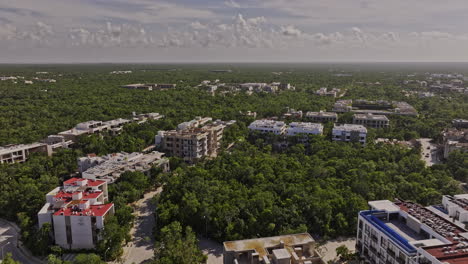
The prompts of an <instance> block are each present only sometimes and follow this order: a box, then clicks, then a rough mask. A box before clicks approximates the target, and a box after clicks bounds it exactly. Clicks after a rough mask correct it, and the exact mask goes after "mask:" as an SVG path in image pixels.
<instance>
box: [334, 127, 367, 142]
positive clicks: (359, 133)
mask: <svg viewBox="0 0 468 264" xmlns="http://www.w3.org/2000/svg"><path fill="white" fill-rule="evenodd" d="M366 137H367V129H366V128H365V127H364V126H362V125H351V124H344V125H336V124H335V126H334V127H333V130H332V140H333V141H344V142H359V143H361V144H362V145H365V144H366Z"/></svg>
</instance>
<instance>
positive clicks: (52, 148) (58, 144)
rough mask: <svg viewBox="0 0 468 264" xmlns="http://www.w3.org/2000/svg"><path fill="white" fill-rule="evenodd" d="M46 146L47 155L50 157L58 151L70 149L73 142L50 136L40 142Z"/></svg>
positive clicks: (62, 137) (58, 136)
mask: <svg viewBox="0 0 468 264" xmlns="http://www.w3.org/2000/svg"><path fill="white" fill-rule="evenodd" d="M42 142H43V143H45V144H47V155H49V156H52V154H54V153H55V152H56V151H57V150H58V149H66V148H70V146H71V145H73V141H71V140H66V139H65V137H64V136H61V135H50V136H48V137H47V138H46V139H44V140H43V141H42Z"/></svg>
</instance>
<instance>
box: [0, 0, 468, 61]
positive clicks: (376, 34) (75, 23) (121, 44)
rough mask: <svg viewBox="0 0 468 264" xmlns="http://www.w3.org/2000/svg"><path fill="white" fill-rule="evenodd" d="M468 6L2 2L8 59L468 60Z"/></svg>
mask: <svg viewBox="0 0 468 264" xmlns="http://www.w3.org/2000/svg"><path fill="white" fill-rule="evenodd" d="M467 13H468V3H467V2H466V1H465V0H451V1H450V2H447V1H436V0H391V1H383V0H172V1H163V0H2V1H1V2H0V57H1V58H2V62H210V61H217V62H218V61H233V62H236V61H249V62H251V61H255V62H256V61H258V62H262V61H264V62H268V61H274V62H282V61H284V62H295V61H300V62H316V61H468V51H467V50H466V48H465V47H466V46H467V44H468V29H467V28H466V25H468V16H466V14H467Z"/></svg>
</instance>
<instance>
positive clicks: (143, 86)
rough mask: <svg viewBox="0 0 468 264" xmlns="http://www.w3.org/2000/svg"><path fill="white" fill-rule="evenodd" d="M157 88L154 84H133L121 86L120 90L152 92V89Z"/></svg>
mask: <svg viewBox="0 0 468 264" xmlns="http://www.w3.org/2000/svg"><path fill="white" fill-rule="evenodd" d="M157 86H158V85H157V84H155V83H146V84H143V83H135V84H127V85H123V86H122V88H127V89H135V90H148V91H153V89H156V87H157Z"/></svg>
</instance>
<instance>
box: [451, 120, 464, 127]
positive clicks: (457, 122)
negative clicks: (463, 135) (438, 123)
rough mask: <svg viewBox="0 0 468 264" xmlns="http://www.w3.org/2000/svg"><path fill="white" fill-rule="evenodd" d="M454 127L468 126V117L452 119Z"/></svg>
mask: <svg viewBox="0 0 468 264" xmlns="http://www.w3.org/2000/svg"><path fill="white" fill-rule="evenodd" d="M452 124H453V127H455V128H457V129H460V128H468V120H467V119H454V120H453V121H452Z"/></svg>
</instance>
